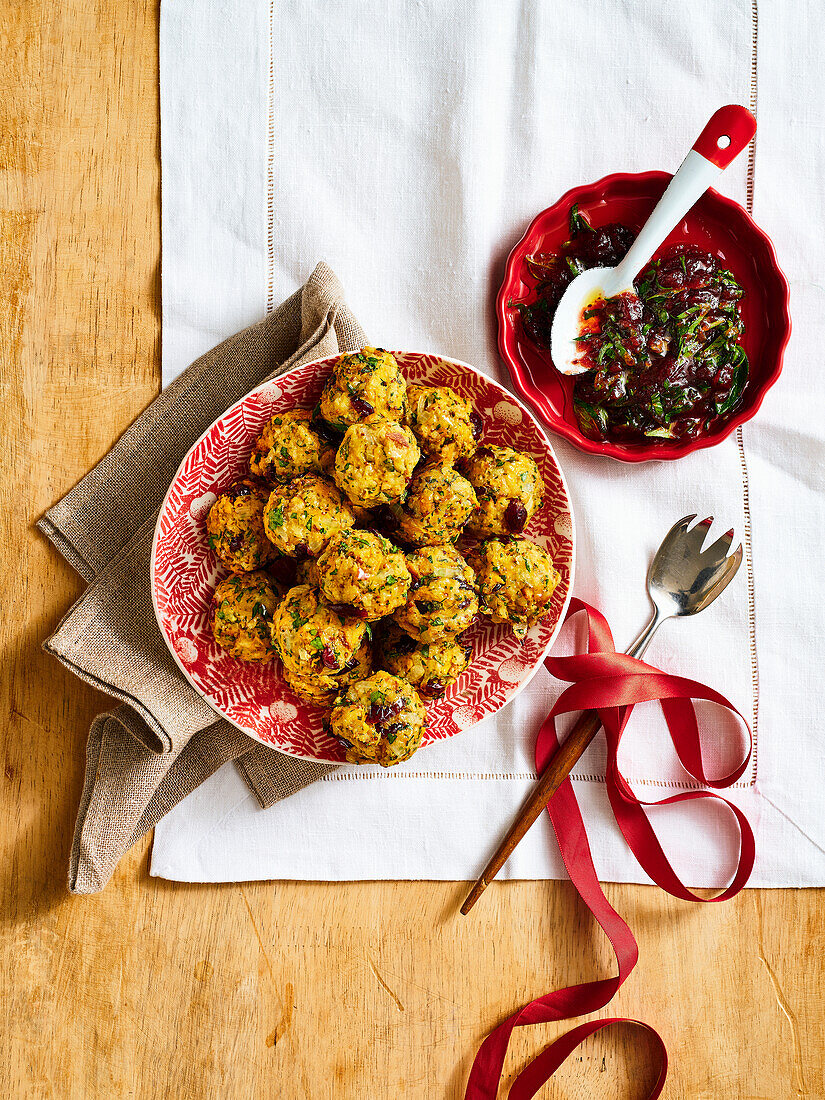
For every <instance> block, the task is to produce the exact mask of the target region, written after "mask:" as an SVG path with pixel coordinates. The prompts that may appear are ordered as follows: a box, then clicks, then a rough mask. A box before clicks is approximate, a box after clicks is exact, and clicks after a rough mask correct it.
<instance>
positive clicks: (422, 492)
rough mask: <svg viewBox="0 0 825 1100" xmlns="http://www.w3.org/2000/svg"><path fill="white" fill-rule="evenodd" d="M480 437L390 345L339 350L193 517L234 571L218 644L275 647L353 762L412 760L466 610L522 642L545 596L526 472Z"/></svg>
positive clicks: (539, 484) (467, 650) (249, 652)
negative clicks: (409, 378) (405, 371)
mask: <svg viewBox="0 0 825 1100" xmlns="http://www.w3.org/2000/svg"><path fill="white" fill-rule="evenodd" d="M482 431H483V422H482V419H481V417H480V416H479V414H478V413H477V412H476V411H475V410H474V409H473V408H472V407H471V405H470V404H469V402H468V401H466V400H464V398H462V397H460V396H459V395H458V394H457V393H455V392H454V391H453V390H451V389H449V388H448V387H446V386H422V385H414V384H412V383H411V384H409V385H408V384H407V383H406V381H405V379H404V377H403V375H402V374H401V371H400V370H399V368H398V364H397V363H396V361H395V359H394V357H393V356H392V355H391V354H390V353H389V352H387V351H382V350H381V349H379V348H371V347H366V348H362V350H361V351H359V352H356V353H354V354H351V355H342V356H341V357H340V358H339V359H338V360H337V361H336V362H335V364H334V366H333V369H332V374H331V375H330V377H329V380H328V381H327V383H326V386H325V387H324V391H323V393H322V395H321V399H320V401H319V403H318V405H317V406H316V408H315V409H312V410H310V409H300V408H297V409H290V410H288V411H287V412H283V413H278V414H276V415H275V416H273V417H272V419H271V420H270V421H269V422H268V423H267V425H266V426H265V428H264V430H263V432H262V433H261V436H260V438H259V439H258V440H257V441H256V443H255V445H254V447H253V449H252V453H251V456H250V460H249V476H248V477H245V478H243V479H242V480H241V481H239V482H237V483H236V484H234V485H232V486H230V487H229V488H228V489H226V490H225V491H224V492H222V493H221V494H220V496H219V497H218V499H217V500H216V502H215V503H214V504H213V506H212V508H211V509H210V511H209V513H208V515H207V518H206V529H207V536H208V540H209V545H210V547H211V548H212V550H213V551H214V553H215V554H216V555H217V557H218V558H219V559H220V561H221V562H223V564H224V565H225V566H226V567H227V568H228V569H229V570H230V571H231V572H230V575H229V576H228V577H226V578H225V579H224V580H222V581H221V582H220V583H219V584H218V586H217V588H216V589H215V594H214V597H213V600H212V605H211V608H210V613H209V614H210V621H211V624H212V632H213V635H214V638H215V641H216V642H217V644H218V645H219V646H222V647H223V648H224V649H226V650H227V651H228V652H229V653H230V654H231V655H232V656H233V657H236V658H238V660H241V661H255V662H260V663H264V662H269V661H272V660H274V659H276V658H279V659H280V660H281V662H282V663H283V671H284V677H285V679H286V682H287V683H288V685H289V687H290V688H291V690H292V691H293V692H294V693H295V695H296V696H298V697H299V698H300V699H302V700H304V701H305V702H307V703H313V704H316V705H318V706H320V707H324V708H325V709H326V715H325V728H327V729H328V731H329V733H330V734H331V735H332V736H333V737H335V738H336V739H337V740H338V742H339V743H340V744H341V745H342V746H343V747H344V749H345V751H346V759H347V760H348V761H349V762H350V763H366V762H377V763H379V764H381V765H383V766H384V767H389V766H390V765H392V764H397V763H399V761H401V760H406V759H408V758H409V757H410V756H412V754H413V753H414V752H415V750H416V749H417V748H418V746H419V745H420V743H421V737H422V734H423V733H424V730H425V728H426V722H427V712H426V708H425V706H424V703H423V702H422V697H423V698H424V699H436V698H438V697H439V696H441V695H442V694H443V693H444V691H445V690H446V689H447V687H448V686H449V685H450V684H452V683H453V682H454V681H455V680H457V679H458V677H459V676H460V675H461V674H462V673H463V672H464V671H465V670H466V669H467V667H468V665H469V664H470V661H471V659H472V646H471V645H470V644H469V643H468V642H467V641H466V631H467V630H468V628H469V627H470V626H471V625H472V623H473V622H474V621H475V619H476V617H477V616H478V614H479V613H481V614H482V615H486V616H488V617H489V618H491V619H492V620H493V621H494V622H497V623H509V624H510V625H511V627H512V629H513V630H514V631H515V633H516V635H517V636H519V637H522V638H523V637H524V635H525V634H526V632H527V630H528V629H529V628H530V626H532V625H533V624H534V623H536V622H538V621H539V619H541V618H542V616H543V615H544V614H545V613H546V612H547V610H548V608H549V605H550V602H551V600H552V597H553V592H554V590H555V588H556V585H557V584H558V581H559V574H558V572H557V571H556V569H555V568H554V566H553V562H552V560H551V558H550V557H549V555H548V554H547V553H546V552H545V551H544V550H543V549H542V548H541V547H540V546H537V545H536V544H535V543H533V542H530V541H529V540H528V539H526V538H524V537H523V536H522V531H523V530H524V528H525V526H526V525H527V523H528V522H529V521H530V519H531V517H532V516H533V515H534V514H535V512H536V511H537V510H538V509H539V508H540V507H541V503H542V499H543V496H544V483H543V481H542V478H541V474H540V473H539V469H538V466H537V465H536V462H535V461H534V459H533V458H532V457H531V456H530V455H528V454H523V453H521V452H519V451H514V450H511V449H510V448H509V447H497V446H490V445H486V444H484V443H482V442H480V440H481V436H482ZM459 539H460V542H459ZM456 543H459V546H460V547H461V549H459V548H457V546H456Z"/></svg>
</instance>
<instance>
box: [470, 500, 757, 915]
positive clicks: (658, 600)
mask: <svg viewBox="0 0 825 1100" xmlns="http://www.w3.org/2000/svg"><path fill="white" fill-rule="evenodd" d="M695 519H696V516H695V514H694V515H691V516H685V517H684V518H683V519H680V520H679V522H678V523H675V524H674V525H673V527H671V529H670V530H669V531H668V533H667V534H666V535H665V537H664V539H663V540H662V544H661V546H660V547H659V549H658V550H657V551H656V555H655V557H654V558H653V561H652V562H651V563H650V568H649V569H648V571H647V591H648V595H649V597H650V601H651V603H652V604H653V615H652V616H651V619H650V622H649V623H648V624H647V626H646V627H645V628H644V630H643V631H642V632H641V634H639V636H638V637H637V638H636V640H635V641H634V642H632V644H631V645H630V647H629V648H628V649H627V650H625V652H626V653H627V655H628V656H630V657H637V658H640V657H641V656H642V654H643V653H644V652H645V650H646V649H647V647H648V646H649V645H650V641H651V639H652V638H653V635H654V634H655V633H656V631H657V630H658V629H659V627H660V626H661V625H662V623H663V622H664V621H665V619H672V618H682V617H683V616H685V615H696V614H697V613H698V612H699V611H704V609H705V608H706V607H708V606H709V605H710V604H712V603H713V601H714V600H715V599H716V597H717V596H719V595H720V594H721V593H722V592H723V591H724V590H725V589H726V588H727V586H728V585H729V584H730V582H731V581H732V580H733V578H734V576H735V575H736V571H737V570H738V568H739V566H740V564H741V562H742V546H741V544H740V545H739V546H738V547H737V548H736V550H734V552H733V553H732V554H731V553H729V550H730V548H731V544H732V542H733V530H730V531H726V532H725V534H724V535H722V536H721V538H718V539H717V540H716V541H715V542H714V543H713V544H712V545H710V546H708V547H707V548H705V549H703V547H704V543H705V540H706V538H707V535H708V532H709V531H710V527H711V524H712V523H713V517H712V516H709V517H707V518H706V519H702V520H699V522H698V523H695V524H693V526H691V524H692V523H693V520H695ZM600 728H601V719H600V718H599V715H598V713H597V712H596V711H595V710H590V711H584V712H583V713H582V714H580V715H579V717H578V719H577V720H576V724H575V725H574V726H573V728H572V729H571V731H570V733H569V735H568V736H567V738H566V739H565V741H564V742H563V744H562V745H561V747H560V748H559V751H558V752H557V753H556V754H555V756H554V757H553V758H552V760H551V761H550V763H549V764H548V765H547V768H546V769H545V770H544V772H543V773H542V775H541V777H540V779H539V781H538V783H537V784H536V786H535V788H534V789H533V791H532V793H531V794H530V797H529V798H528V799H527V801H526V802H525V804H524V806H523V807H522V809H521V811H520V813H519V815H518V817H517V818H516V819H515V821H514V822H513V824H512V825H511V826H510V829H509V831H508V833H507V835H506V836H505V838H504V840H503V841H502V842H501V844H500V845H499V846H498V848H497V849H496V852H495V854H494V855H493V857H492V858H491V859H490V861H489V863H488V864H487V866H486V867H485V868H484V870H483V871H482V873H481V877H480V878H479V879H478V881H477V882H476V884H475V886H474V887H473V888H472V890H471V891H470V893H469V894H468V895H467V900H466V901H465V902H464V904H463V905H462V906H461V912H462V913H464V914H467V913H469V911H470V910H471V909H472V907H473V906H474V905H475V903H476V902H477V901H478V899H479V897H480V896H481V894H482V893H483V892H484V890H486V888H487V886H488V885H489V884H490V883H491V882H492V881H493V879H494V878H495V877H496V875H497V874H498V872H499V871H500V870H501V868H502V867H503V866H504V864H505V863H506V861H507V860H508V858H509V857H510V855H511V854H512V852H513V851H514V849H515V848H516V846H517V845H518V844H519V842H520V841H521V840H522V838H523V837H524V835H525V834H526V833H527V831H528V829H529V828H530V826H531V825H532V824H533V822H534V821H535V820H536V819H537V818H538V817H539V815H540V814H541V811H542V810H543V809H544V807H545V806H546V805H547V803H548V802H549V801H550V799H551V798H552V797H553V795H554V794H555V793H556V791H557V790H558V789H559V787H560V786H561V784H562V783H563V782H564V780H565V779H566V778H567V776H568V774H569V773H570V770H571V768H572V767H573V766H574V765H575V763H576V761H577V760H578V759H579V757H580V756H581V755H582V753H583V752H584V750H585V749H586V748H587V746H588V745H589V744H590V742H591V741H592V740H593V738H594V737H595V736H596V734H597V733H598V731H599V729H600Z"/></svg>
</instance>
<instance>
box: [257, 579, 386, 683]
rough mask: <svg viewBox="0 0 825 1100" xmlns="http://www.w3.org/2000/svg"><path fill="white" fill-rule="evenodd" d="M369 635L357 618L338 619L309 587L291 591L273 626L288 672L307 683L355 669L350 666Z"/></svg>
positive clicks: (300, 587) (275, 642) (304, 586)
mask: <svg viewBox="0 0 825 1100" xmlns="http://www.w3.org/2000/svg"><path fill="white" fill-rule="evenodd" d="M365 633H366V623H364V621H363V620H362V619H359V618H357V617H356V616H354V615H339V614H338V612H337V611H334V610H333V609H332V608H331V607H328V606H327V605H326V604H325V603H324V602H323V601H322V600H321V596H320V593H319V592H318V591H317V589H314V588H310V587H309V585H307V584H299V585H296V586H295V588H290V590H289V592H287V594H286V596H284V598H283V600H282V602H281V603H280V605H279V607H278V610H277V611H276V613H275V617H274V619H273V622H272V640H273V642H274V644H275V647H276V649H277V650H278V656H279V657H280V658H281V660H282V661H283V662H284V666H285V668H286V669H287V670H288V671H289V672H294V673H297V674H298V675H299V676H301V677H303V678H304V679H307V678H308V677H310V676H314V675H315V674H317V673H321V674H322V675H325V676H326V675H330V674H334V673H339V672H344V671H345V670H346V669H347V668H352V667H354V666H353V665H351V664H350V662H351V661H352V659H353V658H354V657H355V655H356V653H357V652H358V649H359V647H360V646H361V643H362V642H363V640H364V635H365Z"/></svg>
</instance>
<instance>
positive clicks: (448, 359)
mask: <svg viewBox="0 0 825 1100" xmlns="http://www.w3.org/2000/svg"><path fill="white" fill-rule="evenodd" d="M339 354H343V353H339ZM392 354H393V355H405V356H411V357H419V356H420V357H422V358H433V359H438V360H440V361H441V362H442V363H447V364H449V365H450V366H455V367H460V368H461V369H463V370H466V371H469V372H470V373H471V374H475V375H477V376H478V377H479V378H481V379H482V381H483V382H484V383H486V384H487V385H490V386H493V387H494V388H495V389H497V390H498V391H499V392H500V393H501V394H502V396H503V397H504V399H505V400H507V401H509V402H512V403H513V404H515V405H516V406H517V407H518V408H519V409H520V410H521V412H522V413H523V414H524V415H525V416H527V417H528V418H529V420H531V421H532V423H533V424H534V426H535V427H536V429H537V430H538V433H539V435H540V436H541V438H542V439H543V440H544V443H545V445H546V447H547V451H548V453H549V455H550V458H551V459H552V462H553V465H554V466H555V468H556V471H557V473H558V477H559V480H560V482H561V485H562V488H563V489H564V495H565V498H566V500H567V509H568V514H569V516H570V539H569V541H570V569H569V582H568V585H567V592H566V593H565V595H564V601H563V603H562V607H561V610H560V612H559V617H558V619H557V621H556V624H555V626H554V627H553V630H552V632H551V634H550V637H549V638H548V640H547V644H546V645H545V647H544V649H543V650H542V651H541V653H540V654H539V656H538V657H537V658H536V660H535V662H534V664H533V666H532V668H531V669H530V671H529V672H528V673H527V674H526V675H525V677H524V678H523V679H522V680H520V681H519V682H518V683H517V684H514V685H513V689H512V691H510V692H508V694H507V695H506V696H505V697H504V699H503V700H502V701H501V703H500V705H499V706H498V707H496V709H495V710H493V711H490V712H489V713H487V714H484V715H483V716H482V717H481V718H480V719H479V722H482V721H484V720H485V719H487V718H491V717H492V716H493V715H494V714H498V712H499V711H500V710H502V709H503V708H504V707H506V706H507V705H508V704H509V703H512V701H513V700H514V699H515V698H516V696H517V695H520V694H521V692H522V691H523V690H524V689H525V688H526V687H527V685H528V684H529V683H530V682H531V680H532V679H533V677H534V676H535V675H536V673H537V672H538V671H539V669H540V668H541V666H542V665H543V663H544V658H545V657H546V656H547V654H548V652H549V650H550V648H551V647H552V645H553V643H554V642H555V640H556V638H557V637H558V634H559V631H560V630H561V628H562V626H563V625H564V617H565V615H566V614H567V608H568V606H569V604H570V598H571V596H572V592H573V584H574V582H575V575H576V518H575V515H574V513H573V505H572V502H571V498H570V490H569V488H568V485H567V479H566V478H565V476H564V471H563V470H562V468H561V465H560V463H559V460H558V458H557V457H556V452H555V451H554V450H553V445H552V443H551V442H550V439H549V437H548V435H547V431H546V430H545V428H544V427H543V426H542V424H541V422H540V421H539V420H538V418H537V416H536V415H535V413H533V412H532V411H531V410H530V409H529V408H528V406H527V405H526V404H525V403H524V402H523V401H522V400H521V399H520V398H518V397H516V395H515V394H514V393H511V392H510V390H508V389H506V388H505V387H504V386H502V385H501V383H500V382H497V381H496V380H495V379H494V378H491V377H490V376H489V375H488V374H485V373H484V372H483V371H480V370H479V369H478V368H477V367H474V366H471V364H470V363H465V362H464V361H463V360H462V359H454V358H453V357H452V356H449V355H441V354H439V353H437V352H423V351H401V350H400V349H399V350H397V351H396V350H394V351H393V352H392ZM337 358H338V355H327V356H324V357H323V358H321V359H313V360H312V361H311V362H309V363H301V364H300V365H298V366H295V367H291V368H290V369H289V370H288V371H284V372H283V374H279V375H277V376H276V377H275V378H270V379H268V380H267V381H265V382H261V383H260V385H258V386H255V387H253V389H251V390H249V391H248V392H247V393H245V394H244V395H243V397H241V398H239V399H238V400H237V401H235V402H234V404H232V405H230V406H229V407H228V408H226V409H224V411H223V412H222V413H221V415H220V416H218V417H217V418H216V419H215V420H214V421H213V422H212V423H211V424H210V425H209V427H208V428H207V429H206V431H205V432H203V433H202V434H201V435H200V436H198V438H197V439H196V440H195V442H194V443H193V444H192V446H191V447H189V449H188V450H187V452H186V454H185V455H184V456H183V459H182V460H181V462H180V465H179V466H178V468H177V470H176V471H175V475H174V477H173V478H172V480H171V481H170V483H169V488H168V489H167V490H166V494H165V496H164V498H163V503H162V504H161V506H160V510H159V511H158V518H157V520H156V522H155V531H154V534H153V536H152V551H151V554H150V556H149V580H150V588H151V592H152V607H153V608H154V611H155V619H156V620H157V624H158V628H159V630H160V633H161V637H162V638H163V640H164V642H165V643H166V648H167V649H168V650H169V652H170V653H171V655H172V659H173V660H174V662H175V664H176V665H177V667H178V669H179V670H180V671H181V672H182V673H183V676H184V678H185V679H186V682H187V683H188V684H189V685H190V686H191V687H192V688H193V689H194V690H195V692H197V694H198V695H199V696H200V698H201V699H203V701H204V702H205V703H206V704H207V706H209V707H211V709H212V710H213V711H214V712H215V713H216V714H217V715H218V716H219V717H220V718H223V719H225V720H226V721H227V722H229V723H230V725H232V726H234V727H235V728H236V729H239V730H240V731H241V732H242V733H245V734H246V735H247V736H248V737H251V738H252V739H253V740H255V741H257V742H259V744H262V745H266V746H267V748H270V749H274V750H275V751H277V752H281V753H283V754H284V755H285V756H291V757H293V758H294V759H296V760H313V761H315V762H316V763H329V762H330V761H327V760H324V759H322V758H321V757H318V756H309V755H305V754H303V753H296V752H290V751H289V750H288V749H285V748H281V747H279V746H275V745H273V744H272V743H271V742H269V741H266V740H265V739H264V738H263V737H261V736H260V735H259V734H258V733H257V732H256V731H255V730H252V729H250V728H249V727H248V726H244V725H242V724H241V723H240V722H237V721H235V719H233V718H231V717H230V716H229V715H228V714H226V712H225V711H223V710H221V709H220V707H219V706H218V705H217V704H216V703H215V702H214V701H213V700H212V699H211V698H210V697H209V694H208V693H207V692H206V691H204V689H203V688H202V687H201V686H200V685H199V684H198V683H197V682H196V680H195V679H194V677H193V676H192V675H191V673H190V672H189V670H188V669H187V667H186V665H184V663H183V662H182V661H181V659H180V657H179V656H178V654H177V652H176V650H175V648H174V646H173V644H172V640H171V638H170V637H169V635H168V634H167V632H166V628H165V626H164V622H163V616H162V613H161V610H160V606H159V604H158V597H157V584H156V572H157V571H156V556H157V548H158V542H159V540H160V534H161V525H162V524H161V521H162V520H163V517H164V515H165V512H166V507H167V505H168V503H169V498H170V497H171V495H172V490H173V489H174V487H175V483H176V482H177V480H178V478H179V477H180V475H181V472H182V471H183V468H184V466H185V465H186V463H187V462H188V461H189V458H190V456H191V454H192V452H193V451H194V450H196V449H197V448H198V447H199V446H200V445H201V443H203V441H204V440H205V439H206V438H207V437H208V436H209V435H210V434H211V433H212V432H213V431H214V430H215V428H216V427H217V425H218V424H219V423H220V422H221V421H222V420H223V419H224V418H225V417H228V416H230V415H231V413H232V412H234V410H235V409H237V408H238V407H239V406H240V405H243V403H244V402H245V401H248V400H249V399H250V397H252V396H253V395H254V394H256V393H260V392H261V391H262V390H265V389H267V387H269V386H272V385H278V384H280V383H282V382H283V380H284V379H287V378H289V376H290V375H292V374H297V373H298V372H299V371H306V370H308V369H309V368H310V367H317V366H320V365H327V364H330V363H332V362H333V361H334V360H335V359H337ZM479 722H474V723H473V726H476V725H478V724H479ZM473 726H468V727H467V729H460V730H457V731H456V732H457V733H466V732H467V730H468V729H472V728H473ZM453 736H455V734H454V735H453ZM340 766H341V767H346V768H351V769H352V770H353V771H356V770H358V769H359V768H363V765H361V764H348V763H347V762H346V761H341V762H340Z"/></svg>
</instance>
